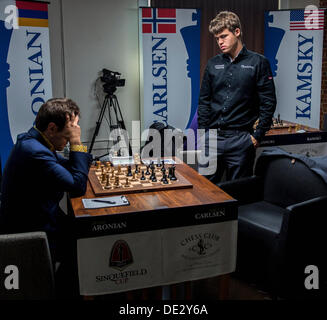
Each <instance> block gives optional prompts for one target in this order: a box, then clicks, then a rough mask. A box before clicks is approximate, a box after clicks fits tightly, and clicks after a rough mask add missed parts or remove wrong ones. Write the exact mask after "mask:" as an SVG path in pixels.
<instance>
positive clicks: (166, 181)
mask: <svg viewBox="0 0 327 320" xmlns="http://www.w3.org/2000/svg"><path fill="white" fill-rule="evenodd" d="M160 181H161V182H162V183H163V184H168V183H169V182H168V180H167V175H166V172H164V173H163V176H162V179H161V180H160Z"/></svg>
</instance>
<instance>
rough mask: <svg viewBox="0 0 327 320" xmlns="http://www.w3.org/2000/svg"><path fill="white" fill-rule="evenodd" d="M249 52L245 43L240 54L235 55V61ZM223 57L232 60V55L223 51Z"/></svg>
mask: <svg viewBox="0 0 327 320" xmlns="http://www.w3.org/2000/svg"><path fill="white" fill-rule="evenodd" d="M247 54H248V50H247V49H246V47H245V45H243V48H242V49H241V51H240V52H239V53H238V55H237V56H236V57H235V59H234V60H233V61H237V60H239V59H241V58H242V57H244V56H246V55H247ZM223 57H224V58H225V59H228V61H231V57H230V56H229V55H228V54H227V53H223Z"/></svg>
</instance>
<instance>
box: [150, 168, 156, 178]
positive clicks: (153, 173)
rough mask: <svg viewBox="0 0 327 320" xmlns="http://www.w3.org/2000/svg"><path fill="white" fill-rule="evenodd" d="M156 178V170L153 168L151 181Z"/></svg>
mask: <svg viewBox="0 0 327 320" xmlns="http://www.w3.org/2000/svg"><path fill="white" fill-rule="evenodd" d="M155 176H156V173H155V168H154V167H153V168H151V176H150V178H149V179H150V180H152V179H153V178H154V177H155Z"/></svg>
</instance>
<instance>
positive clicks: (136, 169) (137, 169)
mask: <svg viewBox="0 0 327 320" xmlns="http://www.w3.org/2000/svg"><path fill="white" fill-rule="evenodd" d="M139 172H140V171H139V166H138V164H136V165H135V173H136V174H138V173H139Z"/></svg>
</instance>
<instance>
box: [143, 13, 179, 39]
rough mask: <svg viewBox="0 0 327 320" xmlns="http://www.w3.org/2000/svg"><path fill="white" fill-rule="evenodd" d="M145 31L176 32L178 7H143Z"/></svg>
mask: <svg viewBox="0 0 327 320" xmlns="http://www.w3.org/2000/svg"><path fill="white" fill-rule="evenodd" d="M142 32H143V33H176V9H157V8H142Z"/></svg>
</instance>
